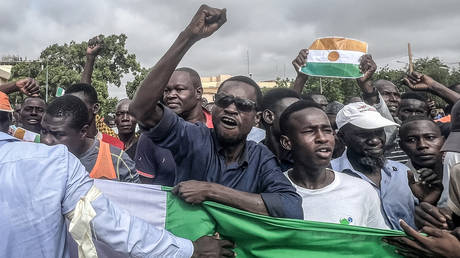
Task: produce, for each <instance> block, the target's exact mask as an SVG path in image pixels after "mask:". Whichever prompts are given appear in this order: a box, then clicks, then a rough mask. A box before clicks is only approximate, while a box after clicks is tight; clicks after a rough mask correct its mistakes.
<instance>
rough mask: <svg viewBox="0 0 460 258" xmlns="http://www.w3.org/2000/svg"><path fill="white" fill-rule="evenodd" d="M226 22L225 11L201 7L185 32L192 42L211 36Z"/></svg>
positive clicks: (205, 6)
mask: <svg viewBox="0 0 460 258" xmlns="http://www.w3.org/2000/svg"><path fill="white" fill-rule="evenodd" d="M226 21H227V9H225V8H224V9H217V8H212V7H209V6H207V5H201V6H200V8H199V9H198V11H197V12H196V14H195V16H193V18H192V21H191V22H190V24H189V25H188V26H187V28H186V29H185V32H186V33H187V34H188V35H189V36H190V37H191V38H193V39H194V40H197V41H198V40H200V39H202V38H206V37H209V36H211V35H212V34H213V33H214V32H215V31H217V30H218V29H219V28H220V26H222V25H223V24H224V23H225V22H226Z"/></svg>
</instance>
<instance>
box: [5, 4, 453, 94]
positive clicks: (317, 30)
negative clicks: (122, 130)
mask: <svg viewBox="0 0 460 258" xmlns="http://www.w3.org/2000/svg"><path fill="white" fill-rule="evenodd" d="M201 3H202V2H200V1H192V0H182V1H176V0H168V1H152V0H150V1H147V0H144V1H141V0H111V1H108V0H105V1H103V0H98V1H89V0H79V1H63V0H52V1H25V0H14V1H9V0H0V35H1V36H0V56H2V55H6V54H15V55H19V56H23V57H27V58H29V59H32V58H37V57H38V56H39V55H40V52H41V51H42V50H43V49H44V48H46V47H47V46H48V45H51V44H54V43H59V44H62V43H65V42H69V41H71V40H74V41H76V42H81V41H84V40H88V39H89V38H91V37H92V36H94V35H98V34H104V35H109V34H120V33H125V34H126V35H127V36H128V40H127V48H128V50H129V52H130V53H134V54H136V56H137V59H138V61H139V62H140V63H141V64H142V65H143V66H145V67H151V66H153V65H154V64H155V62H156V61H157V60H158V59H159V58H160V57H161V55H162V54H163V53H164V52H165V51H166V50H167V49H168V47H169V46H170V45H171V43H172V42H173V41H174V39H175V38H176V36H177V35H178V33H179V32H180V31H181V30H183V29H184V28H185V26H186V24H188V22H189V21H190V19H191V17H192V16H193V15H194V14H195V12H196V10H197V9H198V7H199V6H200V4H201ZM207 4H208V5H210V6H212V7H218V8H224V7H225V8H227V23H226V24H224V25H223V26H222V27H221V29H220V30H219V31H218V32H216V33H215V34H214V35H212V36H211V37H209V38H206V39H203V40H201V41H200V42H198V43H197V44H195V45H194V46H193V48H192V49H191V50H190V51H189V52H188V53H187V54H186V56H185V58H184V59H183V60H182V62H181V64H180V66H190V67H192V68H194V69H196V70H197V71H198V72H199V73H200V75H201V76H212V75H217V74H231V75H238V74H243V75H247V72H248V65H247V63H248V58H247V53H248V52H249V64H250V66H249V69H250V72H251V73H252V74H253V78H255V79H256V80H270V79H275V78H276V77H283V76H284V75H285V76H287V77H291V78H292V77H294V70H293V68H292V65H291V61H292V59H293V58H294V57H296V56H297V53H298V52H299V50H300V49H301V48H307V47H308V46H309V45H310V44H311V43H312V42H313V41H314V39H315V38H318V37H324V36H343V37H349V38H354V39H359V40H363V41H366V42H368V43H369V53H371V54H372V55H373V57H374V59H375V60H376V62H377V65H378V66H380V67H381V66H384V65H387V64H388V65H390V66H392V67H394V66H401V63H398V62H407V42H411V44H412V51H413V54H414V57H416V58H417V57H426V56H429V57H433V56H437V57H440V58H441V59H442V60H443V61H444V62H446V63H448V65H451V66H453V65H454V64H455V63H458V62H459V61H460V13H459V10H460V1H458V0H449V1H448V0H443V1H421V0H419V1H415V0H412V1H390V0H386V1H353V0H349V1H339V0H337V1H324V0H323V1H307V0H297V1H288V0H286V1H266V0H265V1H262V0H252V1H235V0H234V1H212V2H208V3H207ZM397 61H398V62H397ZM111 91H112V92H111V95H112V96H118V97H121V96H122V95H124V89H111Z"/></svg>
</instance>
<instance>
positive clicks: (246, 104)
mask: <svg viewBox="0 0 460 258" xmlns="http://www.w3.org/2000/svg"><path fill="white" fill-rule="evenodd" d="M214 103H215V104H216V105H217V106H219V107H221V108H226V107H228V106H229V105H231V104H232V103H235V106H236V108H237V109H238V110H239V111H242V112H250V111H252V110H255V109H256V106H257V104H256V102H254V101H252V100H250V99H242V98H238V97H235V96H232V95H227V94H224V93H217V94H216V96H215V100H214Z"/></svg>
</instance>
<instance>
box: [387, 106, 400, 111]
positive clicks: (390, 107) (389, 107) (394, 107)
mask: <svg viewBox="0 0 460 258" xmlns="http://www.w3.org/2000/svg"><path fill="white" fill-rule="evenodd" d="M388 110H390V111H396V110H398V106H394V105H388Z"/></svg>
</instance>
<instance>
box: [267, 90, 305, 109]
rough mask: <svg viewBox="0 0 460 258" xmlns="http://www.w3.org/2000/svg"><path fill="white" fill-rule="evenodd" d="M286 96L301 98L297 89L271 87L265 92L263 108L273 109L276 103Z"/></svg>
mask: <svg viewBox="0 0 460 258" xmlns="http://www.w3.org/2000/svg"><path fill="white" fill-rule="evenodd" d="M284 98H297V99H300V95H299V93H297V92H296V91H294V90H292V89H288V88H275V89H271V90H269V91H267V92H266V93H265V94H264V97H263V99H262V110H265V109H268V110H272V111H273V109H275V106H276V104H277V103H278V102H279V101H280V100H282V99H284Z"/></svg>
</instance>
